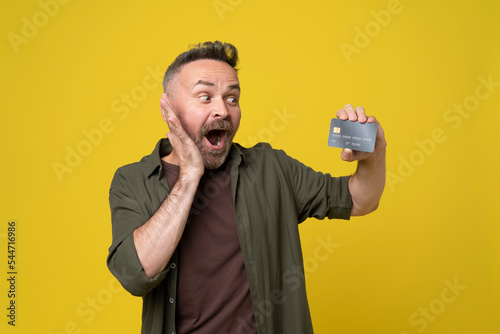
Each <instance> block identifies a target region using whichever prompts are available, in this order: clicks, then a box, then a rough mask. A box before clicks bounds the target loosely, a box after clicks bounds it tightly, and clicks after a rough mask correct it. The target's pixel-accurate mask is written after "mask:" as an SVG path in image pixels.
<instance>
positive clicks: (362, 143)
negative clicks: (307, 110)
mask: <svg viewBox="0 0 500 334" xmlns="http://www.w3.org/2000/svg"><path fill="white" fill-rule="evenodd" d="M376 135H377V124H376V123H359V122H357V121H355V122H352V121H349V120H346V121H343V120H341V119H338V118H334V119H332V123H331V124H330V135H329V136H328V146H332V147H340V148H350V149H352V150H356V151H364V152H373V149H374V147H375V136H376Z"/></svg>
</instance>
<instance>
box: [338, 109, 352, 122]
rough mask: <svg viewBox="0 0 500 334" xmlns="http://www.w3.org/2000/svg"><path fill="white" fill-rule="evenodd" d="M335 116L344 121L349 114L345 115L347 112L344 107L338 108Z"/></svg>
mask: <svg viewBox="0 0 500 334" xmlns="http://www.w3.org/2000/svg"><path fill="white" fill-rule="evenodd" d="M337 118H338V119H341V120H343V121H345V120H347V119H348V118H349V116H348V115H347V112H346V111H345V110H344V109H339V110H337Z"/></svg>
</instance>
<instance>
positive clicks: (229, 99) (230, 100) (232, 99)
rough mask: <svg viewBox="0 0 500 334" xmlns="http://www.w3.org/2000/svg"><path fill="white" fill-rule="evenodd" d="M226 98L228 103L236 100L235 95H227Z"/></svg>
mask: <svg viewBox="0 0 500 334" xmlns="http://www.w3.org/2000/svg"><path fill="white" fill-rule="evenodd" d="M227 100H228V102H229V103H236V101H237V100H236V98H235V97H228V98H227Z"/></svg>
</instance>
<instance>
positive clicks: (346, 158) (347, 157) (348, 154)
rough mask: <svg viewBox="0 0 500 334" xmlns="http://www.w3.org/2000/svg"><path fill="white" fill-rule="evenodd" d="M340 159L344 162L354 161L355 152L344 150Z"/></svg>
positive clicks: (348, 149)
mask: <svg viewBox="0 0 500 334" xmlns="http://www.w3.org/2000/svg"><path fill="white" fill-rule="evenodd" d="M340 158H341V159H342V160H344V161H353V152H352V150H351V149H350V148H344V149H343V150H342V152H341V153H340Z"/></svg>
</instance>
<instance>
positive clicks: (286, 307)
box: [107, 138, 352, 334]
mask: <svg viewBox="0 0 500 334" xmlns="http://www.w3.org/2000/svg"><path fill="white" fill-rule="evenodd" d="M171 151H172V146H171V145H170V143H169V141H168V139H166V138H164V139H162V140H160V141H159V142H158V144H157V145H156V147H155V149H154V151H153V153H152V154H151V155H148V156H145V157H144V158H142V159H141V161H139V162H137V163H133V164H130V165H126V166H123V167H121V168H119V169H118V170H117V171H116V173H115V175H114V178H113V181H112V183H111V188H110V192H109V202H110V207H111V218H112V231H113V241H112V245H111V247H110V248H109V255H108V258H107V264H108V267H109V269H110V271H111V272H112V273H113V275H115V276H116V278H117V279H118V280H119V281H120V283H121V284H122V285H123V287H124V288H125V289H126V290H128V291H129V292H130V293H131V294H133V295H136V296H142V297H143V311H142V333H148V334H160V333H161V334H163V333H169V334H170V333H175V303H176V282H177V268H176V266H177V252H174V254H173V256H172V258H171V259H170V261H169V263H168V265H167V266H166V268H165V269H164V270H163V271H162V272H160V273H159V274H157V275H156V276H155V277H153V278H148V277H147V276H146V274H145V273H144V269H143V268H142V265H141V263H140V261H139V258H138V255H137V252H136V249H135V246H134V240H133V232H134V230H135V229H137V228H138V227H139V226H141V225H142V224H144V223H145V222H146V221H147V220H148V219H149V218H150V217H151V216H152V215H153V214H154V213H155V212H156V211H157V210H158V208H159V207H160V205H161V203H162V202H163V201H164V200H165V198H166V197H167V196H168V194H169V192H170V188H169V186H168V184H167V180H166V178H165V175H164V171H163V167H162V164H161V157H163V156H165V155H167V154H169V153H170V152H171ZM228 159H230V163H231V165H230V170H231V190H232V195H233V201H234V210H235V221H236V228H237V231H238V238H239V240H240V246H241V251H242V255H243V261H244V264H245V268H246V272H247V276H248V282H249V287H250V295H251V297H252V302H253V308H254V314H255V321H256V325H257V330H258V332H259V333H260V334H263V333H269V334H272V333H313V329H312V323H311V317H310V313H309V305H308V302H307V296H306V287H305V279H304V265H303V260H302V250H301V245H300V238H299V231H298V224H299V223H301V222H303V221H304V220H305V219H307V218H308V217H315V218H318V219H324V218H325V217H328V218H330V219H332V218H340V219H349V218H350V212H351V207H352V200H351V195H350V193H349V187H348V181H349V176H344V177H338V178H335V177H332V176H330V175H329V174H323V173H320V172H315V171H314V170H312V169H311V168H309V167H307V166H305V165H303V164H302V163H300V162H299V161H297V160H295V159H293V158H291V157H289V156H288V155H286V154H285V152H283V151H281V150H274V149H272V148H271V146H270V145H269V144H265V143H260V144H257V145H256V146H254V147H251V148H244V147H242V146H240V145H238V144H233V146H232V148H231V152H230V154H229V157H228ZM242 330H244V325H242Z"/></svg>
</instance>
